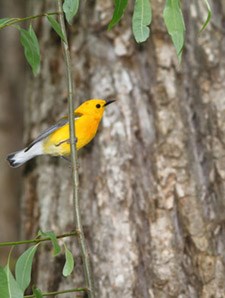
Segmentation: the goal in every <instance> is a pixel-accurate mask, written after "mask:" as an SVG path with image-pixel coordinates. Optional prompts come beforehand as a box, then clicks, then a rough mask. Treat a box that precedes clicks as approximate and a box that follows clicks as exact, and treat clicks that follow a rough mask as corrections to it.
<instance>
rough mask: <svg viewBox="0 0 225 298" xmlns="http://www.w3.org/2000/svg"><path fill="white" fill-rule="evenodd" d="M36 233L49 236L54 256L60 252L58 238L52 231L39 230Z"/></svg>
mask: <svg viewBox="0 0 225 298" xmlns="http://www.w3.org/2000/svg"><path fill="white" fill-rule="evenodd" d="M38 235H40V236H42V237H49V238H50V239H51V241H52V245H53V249H54V251H53V254H54V256H56V255H58V254H59V253H60V252H61V248H60V246H59V243H58V240H57V238H56V235H55V233H54V232H53V231H49V232H42V231H39V232H38Z"/></svg>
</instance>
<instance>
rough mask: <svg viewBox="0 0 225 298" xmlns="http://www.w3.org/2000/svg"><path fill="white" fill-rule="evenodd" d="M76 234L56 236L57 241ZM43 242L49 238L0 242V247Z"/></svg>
mask: <svg viewBox="0 0 225 298" xmlns="http://www.w3.org/2000/svg"><path fill="white" fill-rule="evenodd" d="M77 234H78V233H77V232H76V231H74V232H70V233H64V234H61V235H58V236H56V238H57V239H60V238H66V237H71V236H76V235H77ZM44 241H51V239H50V238H49V237H46V238H34V239H30V240H22V241H12V242H0V247H2V246H13V245H22V244H30V243H39V242H44Z"/></svg>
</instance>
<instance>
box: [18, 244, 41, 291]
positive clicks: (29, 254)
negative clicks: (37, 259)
mask: <svg viewBox="0 0 225 298" xmlns="http://www.w3.org/2000/svg"><path fill="white" fill-rule="evenodd" d="M37 247H38V244H37V245H34V246H31V247H29V248H28V249H27V250H26V251H25V252H24V253H23V254H22V255H21V256H20V257H19V259H18V260H17V262H16V270H15V273H16V281H17V283H18V284H19V286H20V288H21V289H22V291H25V290H26V288H27V287H28V286H29V284H30V280H31V269H32V263H33V258H34V255H35V253H36V251H37Z"/></svg>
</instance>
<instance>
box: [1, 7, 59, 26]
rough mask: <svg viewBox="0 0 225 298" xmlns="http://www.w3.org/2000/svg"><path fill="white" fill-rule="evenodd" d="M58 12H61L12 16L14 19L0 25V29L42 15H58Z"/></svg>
mask: <svg viewBox="0 0 225 298" xmlns="http://www.w3.org/2000/svg"><path fill="white" fill-rule="evenodd" d="M58 14H59V12H58V11H57V12H48V13H42V14H38V15H35V16H29V17H25V18H12V20H9V21H8V22H6V23H5V25H3V26H2V27H0V29H3V28H5V27H8V26H12V25H14V24H17V23H20V22H24V21H29V20H33V19H37V18H41V17H47V16H52V15H58Z"/></svg>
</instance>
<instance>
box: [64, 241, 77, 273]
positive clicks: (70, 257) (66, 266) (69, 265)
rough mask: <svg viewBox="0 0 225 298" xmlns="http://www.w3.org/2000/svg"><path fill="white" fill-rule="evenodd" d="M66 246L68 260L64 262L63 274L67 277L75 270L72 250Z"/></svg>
mask: <svg viewBox="0 0 225 298" xmlns="http://www.w3.org/2000/svg"><path fill="white" fill-rule="evenodd" d="M64 246H65V257H66V262H65V264H64V267H63V275H64V276H65V277H67V276H69V275H70V274H71V273H72V272H73V268H74V258H73V255H72V253H71V251H70V250H69V249H68V248H67V247H66V245H65V244H64Z"/></svg>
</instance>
